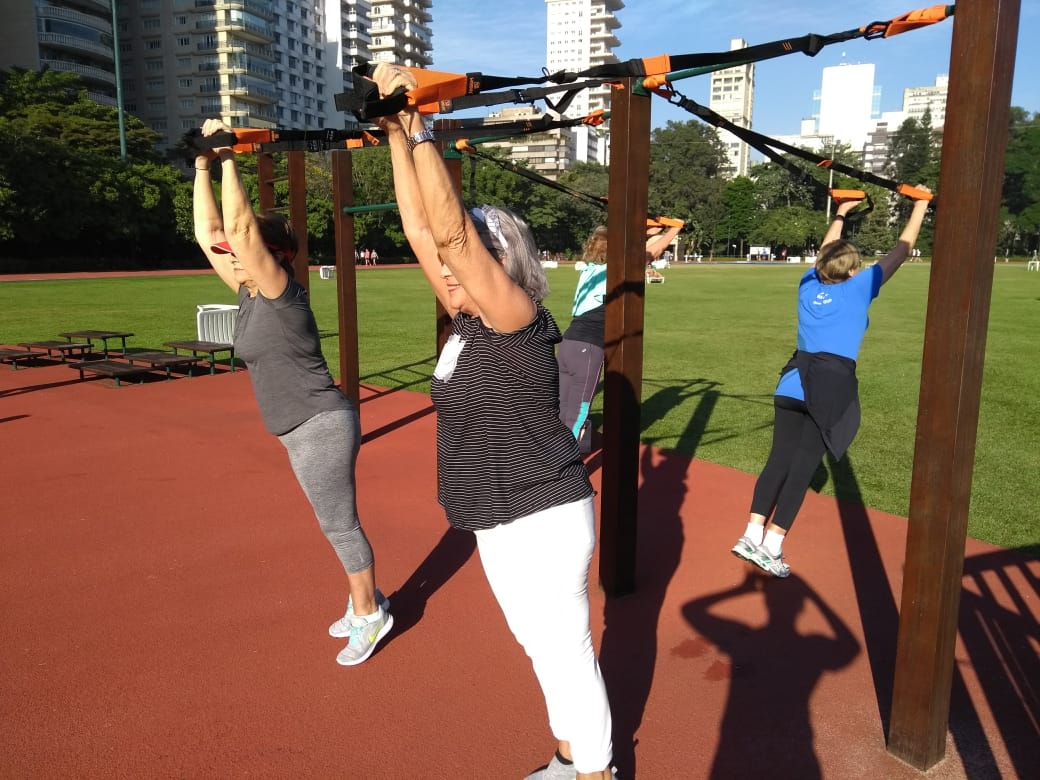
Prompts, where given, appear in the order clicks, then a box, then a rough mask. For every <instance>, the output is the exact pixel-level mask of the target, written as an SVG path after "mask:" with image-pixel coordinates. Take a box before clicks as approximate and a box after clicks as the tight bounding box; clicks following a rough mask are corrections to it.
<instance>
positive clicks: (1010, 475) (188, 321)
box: [0, 264, 1040, 556]
mask: <svg viewBox="0 0 1040 780" xmlns="http://www.w3.org/2000/svg"><path fill="white" fill-rule="evenodd" d="M929 269H930V266H929V265H927V264H913V265H907V266H905V267H904V268H903V269H902V270H901V271H900V272H899V274H897V275H896V277H895V278H894V279H893V280H892V281H891V282H890V283H889V284H888V285H886V286H885V289H884V290H883V292H882V294H881V296H880V298H879V299H878V300H877V301H876V302H875V303H874V305H873V306H872V308H871V327H870V330H869V331H868V333H867V337H866V340H865V342H864V345H863V349H862V352H861V354H860V361H859V376H860V392H861V399H862V404H863V426H862V428H861V429H860V433H859V436H858V437H857V439H856V441H855V442H854V443H853V445H852V447H851V449H850V451H849V455H848V457H847V459H846V461H843V462H842V464H839V466H838V467H837V468H835V469H834V470H833V473H826V474H824V470H823V469H821V471H820V473H819V474H818V477H820V479H819V480H818V481H817V482H818V483H822V484H816V485H814V487H817V488H819V489H820V490H821V492H824V493H827V494H831V495H834V494H837V495H840V496H842V497H847V498H853V499H856V500H861V501H862V503H864V504H866V505H867V506H870V507H874V508H877V509H881V510H884V511H887V512H891V513H893V514H897V515H902V516H905V515H906V514H907V512H908V505H909V492H910V473H911V467H912V460H913V449H914V430H915V426H916V419H917V398H918V392H919V385H920V360H921V351H922V343H923V337H924V318H925V305H926V296H927V291H928V277H929ZM802 270H803V269H801V268H799V267H797V266H785V267H780V266H777V267H755V266H739V265H738V266H728V265H727V266H723V265H718V266H710V267H708V266H703V265H702V266H696V265H690V266H685V265H679V266H673V267H672V268H670V269H668V271H667V272H666V276H667V282H666V283H665V284H662V285H653V286H652V287H650V288H648V289H647V306H646V334H645V345H644V347H645V355H644V359H645V367H644V383H643V420H642V427H643V440H644V441H646V442H648V443H650V444H654V445H656V446H658V447H663V448H668V449H676V450H680V451H682V452H685V453H687V454H690V455H695V456H696V457H698V458H701V459H704V460H707V461H711V462H713V463H719V464H723V465H726V466H731V467H733V468H737V469H740V470H742V471H745V472H748V473H752V474H753V473H757V471H758V469H759V468H760V467H761V466H762V463H763V462H764V459H765V456H766V454H767V452H768V449H769V443H770V437H771V433H772V427H771V426H772V390H773V387H774V384H775V382H776V377H777V372H778V371H779V369H780V367H781V366H782V365H783V364H784V362H785V361H786V360H787V358H788V356H789V355H790V353H791V350H792V349H793V348H794V335H795V334H794V329H795V308H794V295H795V293H794V290H795V287H796V284H797V279H798V276H799V275H800V273H802ZM549 274H550V283H551V285H552V288H553V291H554V292H553V293H552V294H551V295H550V296H549V298H547V299H546V305H547V306H548V307H549V309H550V310H552V312H553V313H554V314H555V315H556V317H557V320H558V321H559V323H560V326H561V328H565V327H566V324H567V321H568V320H569V311H570V300H571V296H572V294H573V290H574V284H575V281H576V278H577V275H576V274H575V272H574V270H573V268H571V267H569V266H565V267H562V268H559V269H556V270H553V271H550V272H549ZM311 292H312V301H313V306H314V309H315V313H316V315H317V317H318V324H319V327H320V328H321V330H322V334H323V344H324V349H325V354H326V357H327V359H328V362H329V366H330V367H331V368H332V370H333V373H334V374H336V375H338V373H339V343H338V336H337V333H338V319H337V313H336V291H335V283H333V282H328V281H321V280H319V279H318V275H317V273H314V274H313V275H312V282H311ZM358 296H359V300H360V306H359V311H358V324H359V331H360V350H361V375H362V378H363V381H364V382H365V383H367V384H373V385H380V386H387V387H404V388H408V389H410V390H416V391H419V392H428V390H429V376H430V374H431V372H432V370H433V363H434V344H435V333H434V321H433V315H434V304H433V297H432V295H431V294H430V292H429V290H428V289H427V287H426V283H425V280H424V278H423V277H422V274H421V272H420V271H419V270H418V268H401V269H381V270H379V271H375V272H363V273H360V274H358ZM199 303H234V296H233V294H232V293H231V291H230V290H228V289H227V288H226V287H224V286H223V284H222V283H220V282H219V281H218V280H217V279H216V277H215V276H211V275H203V276H197V275H195V276H192V275H185V276H156V277H127V278H109V279H93V280H53V281H41V282H3V283H0V343H3V344H14V343H17V342H19V341H27V340H41V339H50V338H55V337H56V334H57V333H58V332H60V331H63V330H73V329H85V328H90V329H108V328H111V329H126V330H130V331H133V332H134V333H135V337H134V338H133V339H130V342H129V343H130V345H132V346H140V347H146V346H147V347H155V348H161V345H162V343H163V342H164V341H168V340H171V339H175V338H194V333H195V306H196V304H199ZM1038 334H1040V274H1035V273H1028V272H1026V270H1025V269H1024V268H1023V267H1022V266H1021V265H1004V264H999V265H997V266H996V268H995V278H994V286H993V298H992V306H991V311H990V323H989V334H988V338H987V350H986V367H985V378H984V383H983V390H982V409H981V416H980V420H979V431H978V442H977V447H976V459H975V477H974V480H973V486H972V504H971V515H970V523H969V533H970V534H971V536H973V537H975V538H978V539H982V540H985V541H988V542H991V543H993V544H997V545H1000V546H1003V547H1009V548H1018V549H1021V550H1023V551H1024V552H1027V553H1028V554H1030V555H1032V556H1040V519H1038V517H1037V513H1036V509H1035V507H1036V504H1037V498H1038V495H1037V494H1038V492H1040V491H1038V489H1037V485H1038V476H1037V475H1038V474H1040V421H1038V419H1037V410H1038V407H1040V404H1038V399H1040V365H1038V362H1037V360H1036V355H1037V354H1038V348H1037V340H1038V338H1040V335H1038ZM5 370H6V369H5ZM601 404H602V397H601V396H600V397H598V398H597V402H596V405H595V406H594V408H593V420H594V422H597V423H598V422H599V421H600V420H601V416H602V415H601V409H602V407H601ZM824 478H825V479H826V481H825V482H823V480H824ZM748 500H749V501H750V496H749V497H748ZM720 519H723V518H720ZM730 519H731V520H732V521H734V522H736V521H737V520H739V519H740V518H730Z"/></svg>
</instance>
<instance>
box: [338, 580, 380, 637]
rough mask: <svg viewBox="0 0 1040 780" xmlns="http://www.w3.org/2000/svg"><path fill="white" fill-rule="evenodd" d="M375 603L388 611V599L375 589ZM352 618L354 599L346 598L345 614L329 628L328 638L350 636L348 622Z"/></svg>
mask: <svg viewBox="0 0 1040 780" xmlns="http://www.w3.org/2000/svg"><path fill="white" fill-rule="evenodd" d="M376 602H378V604H379V606H381V607H382V608H383V611H384V612H389V611H390V599H388V598H387V597H386V596H384V595H383V592H382V591H381V590H379V588H376ZM353 617H354V598H353V597H352V596H347V613H346V614H345V615H344V616H343V617H341V618H340V619H339V620H337V621H336V622H335V623H333V624H332V625H331V626H329V636H334V637H336V638H337V639H343V638H344V637H348V636H350V621H351V619H352V618H353Z"/></svg>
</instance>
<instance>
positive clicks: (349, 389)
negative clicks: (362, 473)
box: [332, 149, 361, 415]
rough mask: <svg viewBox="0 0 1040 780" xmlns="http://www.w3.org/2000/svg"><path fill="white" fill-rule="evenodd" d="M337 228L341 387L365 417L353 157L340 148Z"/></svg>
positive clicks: (335, 158) (335, 163)
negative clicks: (360, 343) (362, 400)
mask: <svg viewBox="0 0 1040 780" xmlns="http://www.w3.org/2000/svg"><path fill="white" fill-rule="evenodd" d="M332 202H333V207H332V211H333V226H334V228H335V242H336V302H337V307H336V308H337V309H338V310H339V385H340V388H341V389H342V390H343V394H344V395H346V396H347V398H349V399H350V400H351V401H352V402H353V403H354V407H355V408H356V409H357V410H358V414H359V415H360V414H361V368H360V362H361V358H360V351H359V349H358V320H357V265H356V263H355V262H354V215H353V214H348V213H347V212H346V211H345V209H346V208H347V207H349V206H353V205H354V180H353V158H352V157H351V152H350V151H348V150H345V149H340V150H337V151H334V152H333V153H332Z"/></svg>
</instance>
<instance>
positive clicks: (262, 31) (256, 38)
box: [216, 19, 274, 43]
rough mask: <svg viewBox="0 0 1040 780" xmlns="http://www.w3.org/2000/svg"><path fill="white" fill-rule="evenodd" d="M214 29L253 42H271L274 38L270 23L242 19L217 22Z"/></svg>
mask: <svg viewBox="0 0 1040 780" xmlns="http://www.w3.org/2000/svg"><path fill="white" fill-rule="evenodd" d="M216 31H217V32H218V33H226V34H228V35H231V36H234V37H235V38H243V39H245V40H249V41H253V42H255V43H271V42H272V41H273V40H274V28H273V27H272V26H271V25H269V24H256V23H255V22H249V21H245V20H242V19H232V20H228V21H226V22H218V23H217V26H216Z"/></svg>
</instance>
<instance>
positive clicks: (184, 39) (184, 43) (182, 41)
mask: <svg viewBox="0 0 1040 780" xmlns="http://www.w3.org/2000/svg"><path fill="white" fill-rule="evenodd" d="M177 46H178V47H180V48H182V49H186V48H188V47H189V46H191V38H189V37H188V36H187V35H178V36H177Z"/></svg>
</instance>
